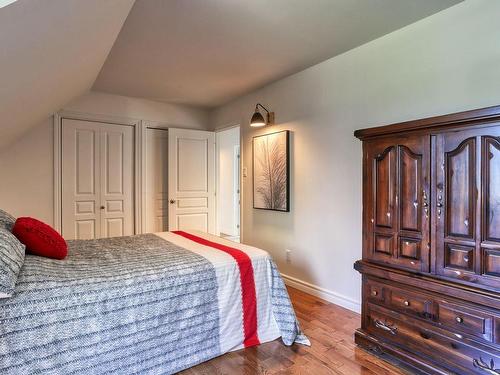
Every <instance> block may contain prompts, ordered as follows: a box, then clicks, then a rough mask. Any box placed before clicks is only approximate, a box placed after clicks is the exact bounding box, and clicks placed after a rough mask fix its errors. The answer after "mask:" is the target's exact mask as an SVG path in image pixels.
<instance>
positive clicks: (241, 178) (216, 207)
mask: <svg viewBox="0 0 500 375" xmlns="http://www.w3.org/2000/svg"><path fill="white" fill-rule="evenodd" d="M234 128H239V129H240V139H239V143H240V160H239V167H240V175H239V177H240V180H239V182H240V210H239V212H240V228H239V235H240V241H241V238H242V231H241V228H242V227H243V210H242V207H243V173H242V172H243V157H242V154H243V152H242V149H243V147H242V140H243V136H242V126H241V125H240V124H233V125H227V126H223V127H221V128H217V129H215V130H214V132H215V198H216V199H215V232H216V234H217V235H218V236H220V228H219V190H220V186H219V172H220V165H219V143H218V142H217V133H220V132H223V131H226V130H230V129H234Z"/></svg>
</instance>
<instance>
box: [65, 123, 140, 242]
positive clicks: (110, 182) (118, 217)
mask: <svg viewBox="0 0 500 375" xmlns="http://www.w3.org/2000/svg"><path fill="white" fill-rule="evenodd" d="M133 139H134V137H133V127H131V126H122V125H111V124H104V123H98V122H93V121H83V120H70V119H63V123H62V139H61V140H62V235H63V237H64V238H65V239H68V240H69V239H95V238H103V237H114V236H124V235H132V234H134V212H133V199H134V197H133V185H134V181H133V179H134V144H133Z"/></svg>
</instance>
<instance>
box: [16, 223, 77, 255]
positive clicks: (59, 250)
mask: <svg viewBox="0 0 500 375" xmlns="http://www.w3.org/2000/svg"><path fill="white" fill-rule="evenodd" d="M12 233H13V234H14V236H16V237H17V238H18V240H19V241H21V242H22V243H23V244H24V245H26V252H28V253H30V254H35V255H40V256H42V257H47V258H54V259H64V258H65V257H66V255H67V254H68V245H67V244H66V241H65V240H64V238H62V237H61V235H60V234H59V233H57V232H56V231H55V230H54V229H52V227H50V226H49V225H47V224H45V223H42V222H41V221H40V220H37V219H33V218H31V217H20V218H18V219H17V220H16V223H15V224H14V228H12Z"/></svg>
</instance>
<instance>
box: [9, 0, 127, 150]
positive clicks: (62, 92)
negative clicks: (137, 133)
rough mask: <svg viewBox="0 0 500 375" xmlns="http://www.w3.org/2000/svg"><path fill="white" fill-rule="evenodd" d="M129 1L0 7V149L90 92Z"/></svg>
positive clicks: (61, 0) (64, 0) (24, 1)
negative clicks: (74, 99) (70, 102)
mask: <svg viewBox="0 0 500 375" xmlns="http://www.w3.org/2000/svg"><path fill="white" fill-rule="evenodd" d="M132 5H133V0H106V1H103V0H46V1H40V0H39V1H35V0H18V1H16V2H14V3H12V4H10V5H7V6H5V7H2V8H0V129H1V131H0V147H2V146H4V145H6V144H8V143H9V142H11V141H13V140H14V139H15V138H16V137H18V136H19V135H21V134H22V133H23V132H25V131H26V130H27V129H29V128H30V127H32V126H34V125H35V124H36V123H37V122H39V121H41V120H42V119H46V118H48V117H49V116H50V115H51V114H52V113H54V112H55V111H57V110H59V109H60V108H61V107H62V106H63V105H64V104H66V103H67V102H68V101H70V100H71V99H72V98H74V97H77V96H79V95H81V94H83V93H84V92H86V91H87V90H89V89H90V88H91V87H92V85H93V83H94V81H95V79H96V77H97V74H98V73H99V71H100V69H101V67H102V64H103V63H104V61H105V60H106V57H107V55H108V53H109V51H110V50H111V47H112V46H113V43H114V41H115V40H116V37H117V35H118V33H119V31H120V29H121V27H122V25H123V22H124V21H125V19H126V17H127V15H128V13H129V11H130V9H131V7H132Z"/></svg>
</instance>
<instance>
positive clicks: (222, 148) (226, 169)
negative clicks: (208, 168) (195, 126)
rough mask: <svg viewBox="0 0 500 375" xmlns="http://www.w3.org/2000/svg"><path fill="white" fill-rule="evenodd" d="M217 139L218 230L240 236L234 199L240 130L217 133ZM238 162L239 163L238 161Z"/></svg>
mask: <svg viewBox="0 0 500 375" xmlns="http://www.w3.org/2000/svg"><path fill="white" fill-rule="evenodd" d="M216 139H217V230H218V232H219V233H220V232H222V233H225V234H229V235H232V236H236V235H238V232H237V229H236V225H237V224H238V217H237V216H236V215H235V212H236V211H237V207H236V204H235V197H234V185H235V170H234V148H235V146H239V144H240V128H239V127H234V128H231V129H227V130H224V131H220V132H217V133H216ZM236 162H237V161H236Z"/></svg>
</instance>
